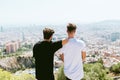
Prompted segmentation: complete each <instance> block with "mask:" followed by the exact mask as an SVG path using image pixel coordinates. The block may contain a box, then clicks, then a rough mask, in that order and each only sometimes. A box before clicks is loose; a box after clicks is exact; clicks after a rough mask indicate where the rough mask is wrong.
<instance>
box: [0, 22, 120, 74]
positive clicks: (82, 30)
mask: <svg viewBox="0 0 120 80" xmlns="http://www.w3.org/2000/svg"><path fill="white" fill-rule="evenodd" d="M76 25H77V33H76V38H78V39H81V40H83V41H84V42H85V43H86V48H85V49H84V50H85V51H86V59H85V62H84V64H86V63H94V62H96V61H98V60H99V59H102V61H103V66H104V67H106V68H110V67H111V66H113V65H114V64H118V63H120V29H119V27H120V21H114V20H108V21H101V22H96V23H89V24H80V23H78V24H76ZM45 27H50V28H53V29H54V30H55V34H54V35H53V41H57V40H62V39H63V38H66V37H67V34H66V25H65V24H60V25H35V24H31V25H0V57H1V58H0V67H1V68H2V69H5V66H6V67H7V63H6V65H5V63H4V61H3V59H5V58H6V57H8V55H11V54H12V57H13V56H15V55H14V54H16V52H18V51H21V50H22V53H21V54H18V55H20V56H24V57H25V56H26V55H27V56H29V57H32V48H33V46H34V44H35V43H36V42H38V41H41V40H43V34H42V30H43V29H44V28H45ZM10 57H11V56H10ZM54 63H55V70H54V72H55V73H56V72H57V70H58V68H59V67H61V66H62V64H63V62H62V61H61V60H60V59H59V56H57V52H56V53H55V58H54ZM8 66H9V65H8ZM31 68H32V69H31V70H32V71H31V70H30V72H31V73H32V74H34V73H35V71H34V66H33V67H31ZM26 69H27V68H26ZM26 69H25V70H26ZM30 72H28V73H30ZM17 74H18V72H17ZM119 76H120V73H119Z"/></svg>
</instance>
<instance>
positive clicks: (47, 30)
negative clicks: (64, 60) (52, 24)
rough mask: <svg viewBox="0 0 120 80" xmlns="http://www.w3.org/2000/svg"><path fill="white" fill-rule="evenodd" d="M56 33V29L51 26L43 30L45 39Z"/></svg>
mask: <svg viewBox="0 0 120 80" xmlns="http://www.w3.org/2000/svg"><path fill="white" fill-rule="evenodd" d="M53 34H54V30H53V29H50V28H45V29H44V30H43V36H44V39H50V37H51V36H52V35H53Z"/></svg>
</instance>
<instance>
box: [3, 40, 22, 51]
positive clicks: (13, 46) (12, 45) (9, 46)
mask: <svg viewBox="0 0 120 80" xmlns="http://www.w3.org/2000/svg"><path fill="white" fill-rule="evenodd" d="M5 48H6V53H12V52H16V51H17V50H18V49H19V48H20V42H19V41H11V42H8V43H6V44H5Z"/></svg>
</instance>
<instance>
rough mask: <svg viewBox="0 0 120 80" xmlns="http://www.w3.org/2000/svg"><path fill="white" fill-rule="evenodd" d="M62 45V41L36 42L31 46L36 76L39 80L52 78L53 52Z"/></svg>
mask: <svg viewBox="0 0 120 80" xmlns="http://www.w3.org/2000/svg"><path fill="white" fill-rule="evenodd" d="M61 47H62V41H57V42H52V41H51V42H48V41H42V42H38V43H36V44H35V45H34V47H33V57H34V58H35V65H36V78H37V79H40V80H54V79H52V78H53V77H54V76H53V59H54V53H55V52H56V51H57V50H58V49H60V48H61Z"/></svg>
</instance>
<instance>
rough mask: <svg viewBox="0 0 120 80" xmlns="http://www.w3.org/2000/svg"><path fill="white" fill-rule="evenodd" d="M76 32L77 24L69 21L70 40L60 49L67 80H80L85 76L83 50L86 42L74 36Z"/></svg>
mask: <svg viewBox="0 0 120 80" xmlns="http://www.w3.org/2000/svg"><path fill="white" fill-rule="evenodd" d="M75 32H76V25H74V24H71V23H69V24H68V25H67V33H68V38H69V41H68V43H67V44H65V45H64V46H63V47H62V48H61V50H60V57H61V59H62V60H63V61H64V73H65V76H66V79H67V80H80V79H82V78H83V76H84V72H83V63H82V58H83V57H82V50H83V48H84V47H85V43H84V42H83V41H82V40H78V39H76V38H74V36H75ZM84 58H85V57H84Z"/></svg>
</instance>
